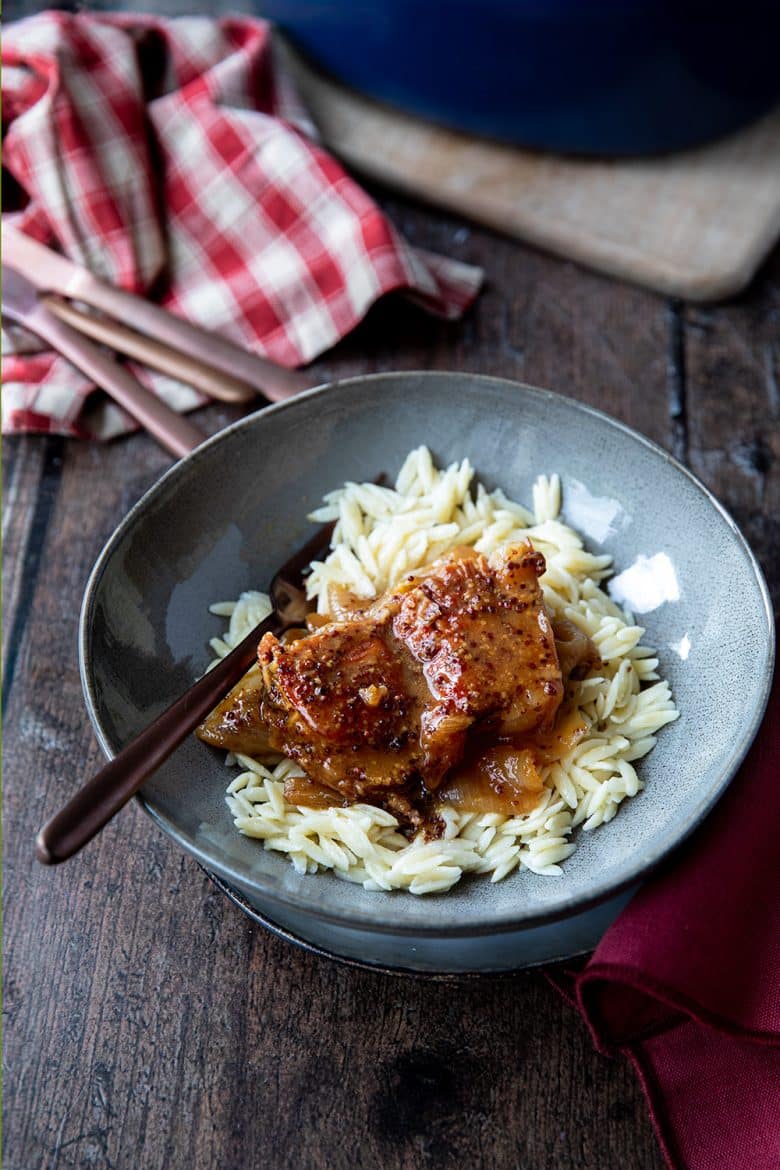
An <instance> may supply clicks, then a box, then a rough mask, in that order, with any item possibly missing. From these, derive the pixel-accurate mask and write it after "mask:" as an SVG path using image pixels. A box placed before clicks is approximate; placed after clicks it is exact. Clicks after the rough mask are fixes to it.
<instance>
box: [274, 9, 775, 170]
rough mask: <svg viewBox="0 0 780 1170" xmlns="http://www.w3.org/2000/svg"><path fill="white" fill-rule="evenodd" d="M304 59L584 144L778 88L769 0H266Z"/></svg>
mask: <svg viewBox="0 0 780 1170" xmlns="http://www.w3.org/2000/svg"><path fill="white" fill-rule="evenodd" d="M259 9H260V10H261V12H262V15H263V16H267V17H269V18H270V19H272V20H274V21H276V22H277V23H278V24H279V25H280V26H281V27H282V28H283V29H284V30H285V31H286V32H287V33H288V34H289V36H290V38H291V40H292V41H293V43H294V44H295V45H296V46H297V47H298V48H299V49H301V50H302V51H303V52H304V54H305V55H307V56H308V57H309V58H310V59H311V60H312V61H313V62H314V63H315V64H317V65H318V66H320V67H321V68H323V69H325V70H326V71H327V72H329V73H331V74H333V75H334V76H335V77H336V78H338V79H339V80H340V81H342V82H345V83H346V84H347V85H350V86H353V87H354V88H355V89H357V90H359V91H361V92H362V93H365V94H368V95H370V96H371V97H374V98H377V99H379V100H381V101H384V102H389V103H390V104H392V105H394V106H397V107H399V108H400V109H402V110H406V111H408V112H409V113H412V114H418V115H421V116H422V117H425V118H429V119H432V120H434V121H436V122H440V123H442V124H444V125H447V126H452V127H455V128H457V129H461V130H466V131H471V132H474V133H476V134H482V135H487V136H489V137H491V138H496V139H501V140H504V141H507V142H512V143H520V144H523V145H526V146H532V147H540V148H545V149H549V150H557V151H565V152H575V153H586V154H613V155H624V154H644V153H654V152H658V151H668V150H678V149H681V148H683V147H686V146H691V145H693V144H696V143H699V142H703V141H706V140H707V139H711V138H714V137H717V136H718V135H721V134H725V133H727V132H728V131H730V130H734V129H736V128H737V127H739V126H741V125H743V124H744V123H746V122H748V121H750V120H751V119H753V118H755V117H757V116H758V115H759V114H761V113H763V112H765V111H766V110H768V109H769V108H770V107H771V106H772V105H774V104H775V102H777V101H779V100H780V67H779V66H778V58H777V50H778V44H780V36H778V34H779V33H780V3H779V2H778V0H743V3H742V4H741V5H740V6H739V8H738V9H736V8H735V6H733V5H728V6H727V5H724V4H722V3H718V0H712V2H711V3H709V4H702V3H692V2H690V0H687V2H686V0H681V2H679V3H674V0H479V2H477V0H448V2H447V3H443V2H442V0H427V2H420V0H376V2H375V3H366V2H365V0H268V2H267V3H266V2H263V3H261V4H259Z"/></svg>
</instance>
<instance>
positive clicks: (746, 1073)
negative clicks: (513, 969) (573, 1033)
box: [553, 671, 780, 1170]
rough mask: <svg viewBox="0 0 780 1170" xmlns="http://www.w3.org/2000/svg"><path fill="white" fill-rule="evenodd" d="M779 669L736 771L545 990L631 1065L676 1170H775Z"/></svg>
mask: <svg viewBox="0 0 780 1170" xmlns="http://www.w3.org/2000/svg"><path fill="white" fill-rule="evenodd" d="M779 829H780V671H779V672H778V675H777V678H776V680H775V685H774V691H773V694H772V697H771V699H770V703H769V707H768V710H767V713H766V716H765V718H764V722H763V725H762V727H761V730H760V732H759V734H758V737H757V739H756V741H755V743H754V745H753V748H752V749H751V751H750V754H749V755H748V757H747V759H746V761H745V763H744V764H743V766H742V768H741V769H740V772H739V774H738V776H737V777H736V778H735V780H734V781H733V783H732V784H731V785H730V787H729V789H728V791H727V792H726V794H725V796H724V797H723V799H722V800H721V801H720V803H719V804H718V806H717V808H716V809H715V810H714V812H713V813H712V814H711V815H710V816H709V817H708V818H707V820H706V821H705V823H704V825H703V826H702V828H701V829H700V830H699V831H698V832H697V833H696V835H695V836H694V838H693V839H692V841H691V842H690V843H688V844H686V845H685V846H684V848H683V849H682V850H681V851H680V852H679V853H678V854H677V855H676V856H675V857H674V858H673V859H672V860H671V862H670V863H669V864H667V865H666V866H665V867H664V868H663V870H662V871H660V872H659V873H658V874H657V875H655V876H654V877H653V878H652V879H651V880H650V881H648V883H647V885H646V886H644V888H643V889H642V890H641V891H640V892H639V893H638V894H637V896H636V897H635V898H634V899H633V900H632V901H631V902H630V903H629V905H628V907H627V908H626V909H625V910H624V911H623V913H622V914H621V915H620V917H619V918H618V920H617V921H616V922H615V923H614V925H613V926H612V927H610V929H609V930H608V931H607V933H606V934H605V936H604V938H603V939H602V940H601V942H600V944H599V946H598V948H597V949H596V952H595V954H594V955H593V957H592V958H591V960H590V961H589V962H588V963H587V965H586V966H585V967H584V969H583V970H582V971H581V972H580V973H579V974H577V975H572V976H571V977H570V978H569V979H568V980H567V979H566V977H564V978H563V979H561V977H558V976H555V977H553V982H555V983H556V985H557V986H558V987H559V989H560V990H562V991H563V992H564V994H566V995H567V996H568V998H570V1000H571V1001H572V1002H573V1003H575V1004H576V1005H577V1007H578V1008H579V1010H580V1011H581V1012H582V1014H583V1016H584V1018H585V1020H586V1021H587V1023H588V1026H589V1028H590V1030H591V1033H592V1036H593V1039H594V1042H595V1044H596V1046H597V1048H598V1049H599V1050H600V1051H601V1052H605V1053H614V1052H618V1051H619V1052H623V1053H625V1054H626V1055H628V1056H629V1057H630V1058H631V1060H632V1061H633V1063H634V1067H635V1068H636V1071H637V1073H638V1075H639V1078H640V1080H641V1082H642V1087H643V1089H644V1091H645V1093H646V1095H647V1099H648V1103H649V1105H650V1110H651V1113H652V1116H653V1121H654V1124H655V1128H656V1132H657V1134H658V1137H659V1139H660V1142H661V1146H662V1148H663V1151H664V1154H665V1155H666V1159H667V1161H668V1163H669V1165H670V1166H672V1167H674V1168H675V1170H683V1168H684V1170H770V1168H771V1170H778V1167H780V850H779V849H778V830H779Z"/></svg>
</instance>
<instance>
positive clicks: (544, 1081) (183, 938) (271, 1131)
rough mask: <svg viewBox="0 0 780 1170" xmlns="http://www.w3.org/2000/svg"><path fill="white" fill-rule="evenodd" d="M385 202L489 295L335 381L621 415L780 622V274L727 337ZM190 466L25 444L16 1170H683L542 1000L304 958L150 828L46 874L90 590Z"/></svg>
mask: <svg viewBox="0 0 780 1170" xmlns="http://www.w3.org/2000/svg"><path fill="white" fill-rule="evenodd" d="M383 202H384V203H385V205H386V207H387V209H388V211H389V213H390V214H391V216H392V217H393V219H394V220H395V222H396V223H397V224H398V226H399V227H400V228H401V229H402V230H403V231H405V232H406V234H407V236H408V237H409V238H410V239H411V240H412V241H414V242H416V243H418V244H420V245H422V246H426V247H429V248H433V249H437V250H439V251H442V252H445V253H448V254H450V255H454V256H458V257H460V258H462V259H464V260H469V261H473V262H477V263H481V264H482V265H484V267H485V269H486V271H487V278H488V283H487V287H486V290H485V292H484V293H483V295H482V296H481V298H480V300H479V302H478V304H477V306H476V308H475V310H474V311H473V312H472V313H471V314H470V315H469V316H468V317H467V318H466V320H464V321H463V322H462V323H460V324H456V325H448V324H444V323H441V322H438V321H436V320H434V319H432V318H430V317H427V316H425V315H424V314H422V313H421V312H419V311H417V310H416V309H414V308H413V307H411V306H410V305H408V304H406V303H405V302H403V301H402V300H400V299H397V298H389V299H387V300H386V301H385V302H383V303H382V304H380V305H379V306H378V307H377V308H376V309H375V310H374V311H372V312H371V313H370V315H369V317H368V319H367V320H366V321H365V322H364V324H363V325H362V326H361V327H360V328H359V329H358V330H357V331H356V332H355V333H354V334H353V335H352V336H351V337H350V338H348V339H347V340H346V341H344V342H343V343H342V344H341V345H340V346H339V347H338V348H337V349H336V350H334V351H333V352H331V353H330V354H328V355H327V357H326V358H324V359H323V360H321V361H320V362H319V363H318V364H317V366H316V372H317V374H318V375H320V376H322V377H323V378H330V377H336V376H345V375H348V374H353V373H358V372H363V371H373V370H388V369H402V368H412V367H423V368H432V369H466V370H474V371H479V372H481V373H488V374H499V375H505V376H508V377H512V378H516V379H518V380H525V381H528V382H531V383H536V384H538V385H542V386H548V387H550V388H552V389H554V390H557V391H560V392H562V393H564V394H568V395H571V396H573V397H575V398H579V399H582V400H584V401H587V402H590V403H594V404H596V405H598V406H600V407H603V408H604V409H606V410H608V411H610V412H611V413H613V414H614V415H617V416H618V417H619V418H621V419H623V420H625V421H626V422H628V423H630V424H631V425H633V426H635V427H637V428H638V429H639V430H640V431H642V432H643V433H645V434H647V435H649V436H650V437H651V438H653V439H655V440H656V441H658V442H659V443H661V444H663V445H664V446H665V447H667V448H668V449H669V450H672V451H673V452H674V453H675V454H676V455H678V456H679V457H680V458H682V459H683V460H685V461H686V462H688V463H689V464H690V466H692V467H693V469H694V470H695V471H696V472H697V473H698V474H699V475H700V476H701V477H702V478H703V479H704V481H705V482H706V483H707V484H708V485H709V486H710V487H712V488H713V489H714V490H715V491H716V493H717V494H718V495H719V496H720V498H721V499H722V500H723V502H724V503H725V504H726V506H727V507H729V508H730V509H732V511H733V512H734V514H735V516H736V517H737V519H738V520H739V521H740V523H741V524H742V525H743V526H744V528H745V531H746V532H747V534H748V536H749V538H750V539H751V541H752V542H753V546H754V548H755V550H756V552H757V553H758V555H759V557H760V558H761V559H762V561H763V564H764V567H765V569H766V571H767V574H768V576H769V578H770V582H771V584H772V586H773V587H774V589H775V597H777V590H778V587H780V565H778V560H777V557H778V553H777V549H778V545H780V541H778V531H777V529H778V517H779V516H780V439H779V437H778V417H779V416H780V392H779V390H778V385H779V383H780V350H779V348H778V334H779V333H780V329H779V328H778V326H779V325H780V256H778V255H777V254H775V256H774V258H773V259H772V260H771V261H770V263H769V264H768V265H767V266H766V267H765V268H764V269H763V271H762V272H761V273H760V274H759V276H758V278H757V280H756V281H755V283H754V284H753V286H752V288H751V289H750V290H749V292H748V293H747V294H746V295H744V296H743V297H742V298H741V299H740V300H739V301H737V302H734V303H730V304H724V305H720V306H717V307H715V308H711V309H707V310H706V311H705V310H702V309H700V308H692V307H690V306H686V305H684V304H679V303H671V302H667V301H664V300H662V299H661V298H659V297H657V296H655V295H653V294H651V293H648V292H642V291H639V290H637V289H635V288H632V287H629V286H627V285H623V284H620V283H617V282H614V281H610V280H608V279H606V278H603V277H600V276H597V275H593V274H591V273H588V272H585V271H583V270H580V269H578V268H577V267H575V265H573V264H571V263H567V262H564V261H560V260H555V259H551V258H548V257H545V256H542V255H540V254H538V253H537V252H534V251H532V250H531V249H529V248H526V247H524V246H522V245H519V244H517V243H513V242H511V241H509V240H506V239H503V238H499V237H497V236H494V235H492V234H491V233H490V232H489V231H487V230H482V229H479V230H475V229H472V228H470V227H469V226H468V225H467V224H466V223H465V222H463V221H461V220H460V219H458V218H455V217H453V216H450V215H448V214H444V213H438V212H437V213H433V212H430V211H427V210H424V209H421V208H418V207H415V206H413V205H412V204H409V203H406V202H404V201H402V200H400V199H387V198H384V199H383ZM239 409H240V408H233V407H225V406H220V407H211V408H209V409H207V410H205V411H201V412H200V413H199V414H198V416H197V421H198V422H199V423H201V424H202V425H203V426H204V427H205V428H206V429H208V430H209V431H211V432H213V431H216V430H217V429H218V428H219V427H221V426H223V425H224V424H225V423H226V422H228V421H229V420H231V419H233V418H236V417H238V416H239ZM168 464H169V460H168V457H167V456H166V455H165V453H164V452H162V451H161V450H159V449H158V448H157V447H156V446H155V445H154V444H153V442H152V441H151V440H150V439H149V438H147V437H146V436H144V435H135V436H132V437H130V438H127V439H125V440H120V441H117V442H114V443H111V444H109V445H105V446H100V445H97V444H95V445H89V444H86V443H78V442H75V441H70V440H64V439H60V438H56V437H48V438H41V437H29V438H28V437H23V438H13V439H6V440H5V443H4V460H3V478H4V491H5V494H4V514H3V523H4V538H5V606H4V636H5V641H4V666H5V672H6V673H5V739H4V757H5V758H4V765H5V777H4V779H5V783H4V817H5V821H4V844H5V881H4V897H5V921H4V925H5V941H6V947H5V963H4V975H5V998H4V1021H5V1022H4V1058H5V1074H4V1108H5V1118H4V1129H3V1138H4V1157H3V1167H4V1170H76V1168H78V1170H81V1168H89V1170H184V1168H186V1170H193V1168H194V1170H249V1168H253V1167H255V1166H259V1165H262V1166H266V1167H270V1168H272V1170H275V1168H287V1167H294V1168H296V1170H297V1168H300V1170H354V1168H358V1170H363V1168H365V1170H420V1168H422V1170H428V1168H430V1170H438V1168H445V1167H446V1168H449V1167H466V1168H471V1167H474V1168H478V1167H485V1168H491V1170H492V1168H507V1170H510V1168H511V1170H625V1168H630V1170H661V1167H662V1166H663V1160H662V1157H661V1154H660V1151H659V1148H658V1146H657V1143H656V1140H655V1138H654V1135H653V1133H652V1130H651V1127H650V1123H649V1120H648V1114H647V1110H646V1106H645V1102H644V1098H643V1096H642V1093H641V1091H640V1089H639V1086H638V1084H637V1082H636V1080H635V1078H634V1075H633V1073H632V1071H631V1070H630V1068H629V1067H628V1066H627V1064H625V1063H623V1062H622V1061H621V1060H607V1059H605V1058H603V1057H601V1056H599V1055H597V1054H596V1053H595V1051H594V1049H593V1047H592V1045H591V1042H590V1039H589V1036H588V1034H587V1032H586V1029H585V1028H584V1026H583V1024H582V1023H581V1021H580V1020H579V1018H578V1017H577V1015H576V1014H575V1013H574V1012H573V1011H572V1010H571V1009H570V1008H569V1007H568V1006H567V1005H566V1004H565V1003H564V1002H563V1001H562V1000H561V999H560V998H559V997H558V995H557V994H556V993H555V992H554V991H553V990H552V989H551V987H550V986H549V985H548V983H547V982H546V981H545V978H544V976H543V974H542V973H539V972H533V973H525V974H518V975H515V976H509V977H504V978H495V979H487V980H478V981H473V980H463V981H456V982H453V983H449V984H446V985H443V984H440V983H434V982H430V981H427V980H424V979H409V978H400V977H392V976H386V975H382V974H379V973H371V972H361V971H356V970H353V969H347V968H345V967H341V966H339V965H337V964H335V963H332V962H328V961H326V960H322V959H320V958H317V957H314V956H312V955H310V954H307V953H304V952H303V951H299V950H297V949H295V948H294V947H292V946H290V945H289V944H287V943H285V942H283V941H281V940H279V939H277V938H275V937H273V936H272V935H270V934H268V933H266V932H265V931H263V930H262V929H260V928H258V927H256V926H254V925H253V924H252V923H250V922H249V921H248V920H247V919H246V918H244V917H243V916H242V914H241V913H240V912H239V911H238V910H237V909H236V908H235V907H234V906H233V905H232V904H230V903H229V902H228V901H227V900H226V899H225V898H224V897H223V896H222V895H221V894H220V893H219V892H218V891H217V890H216V889H215V888H214V886H213V885H212V884H211V882H210V881H209V879H208V878H207V877H206V876H205V875H204V873H203V872H202V871H201V870H200V869H199V868H198V866H197V865H196V864H195V862H194V861H192V860H191V859H190V858H188V857H186V856H185V855H183V854H182V853H181V852H179V850H178V849H177V848H175V846H174V845H173V844H172V843H170V842H169V841H168V840H167V838H165V837H164V836H163V835H162V834H161V833H160V832H159V831H158V830H157V829H156V828H155V827H154V826H153V825H152V824H151V822H150V821H149V820H148V819H147V818H146V817H145V816H144V814H143V813H142V812H141V811H140V809H139V808H138V807H137V806H136V805H135V804H134V805H132V806H131V807H129V808H127V809H126V810H124V812H123V813H122V814H120V816H119V817H118V818H117V819H116V820H115V822H114V823H113V824H111V825H110V826H109V827H108V828H107V829H106V830H105V831H104V833H103V834H102V835H101V836H100V837H99V838H98V840H97V841H95V842H94V843H93V844H92V845H91V846H90V847H88V848H87V849H86V850H85V851H84V852H83V854H81V855H80V856H79V857H78V858H76V859H74V860H73V861H72V862H69V863H68V864H67V865H65V866H63V867H61V868H59V869H55V870H45V869H43V868H41V867H40V866H39V865H37V864H36V862H35V860H34V856H33V837H34V834H35V831H36V829H37V828H38V826H39V825H40V823H41V822H42V821H43V820H44V819H45V818H46V817H48V816H49V815H50V814H51V813H52V812H53V811H54V810H55V809H56V808H57V807H58V806H59V805H60V803H61V802H62V800H63V799H64V797H65V796H66V795H68V794H69V793H71V792H72V791H73V790H74V788H75V787H76V786H77V785H78V784H79V783H80V782H81V781H82V780H83V779H84V778H86V777H87V776H88V775H90V774H91V773H92V772H93V771H94V770H96V769H97V767H98V766H99V764H100V763H101V756H100V752H99V749H98V747H97V745H96V743H95V740H94V737H93V735H92V732H91V730H90V728H89V725H88V722H87V718H86V714H85V711H84V705H83V702H82V698H81V690H80V685H79V678H78V666H77V658H76V631H77V621H78V610H79V604H80V600H81V596H82V592H83V589H84V585H85V582H86V579H87V576H88V573H89V569H90V567H91V565H92V563H93V561H94V560H95V558H96V556H97V554H98V552H99V550H100V548H101V546H102V544H103V542H104V541H105V540H106V538H107V537H108V536H109V534H110V533H111V531H112V530H113V528H114V527H115V525H116V524H117V523H118V522H119V521H120V520H121V519H122V517H123V516H124V514H125V513H126V511H127V510H128V508H129V507H130V506H131V505H132V504H133V503H134V501H135V500H137V499H138V497H139V496H140V495H141V494H142V492H143V491H144V490H145V489H146V488H147V487H149V486H150V485H151V484H152V483H153V482H154V481H155V479H156V478H157V477H158V476H159V474H160V473H161V472H162V471H163V470H164V469H165V468H166V467H167V466H168Z"/></svg>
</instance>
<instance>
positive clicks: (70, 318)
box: [40, 293, 257, 402]
mask: <svg viewBox="0 0 780 1170" xmlns="http://www.w3.org/2000/svg"><path fill="white" fill-rule="evenodd" d="M40 299H41V303H42V304H44V305H45V306H46V308H47V309H48V310H49V311H50V312H51V313H53V314H54V316H55V317H59V319H60V320H61V321H65V323H66V324H68V325H72V326H73V328H74V329H76V330H78V332H79V333H83V334H84V335H85V336H87V337H91V338H93V339H94V340H95V341H99V342H101V343H102V344H103V345H108V346H110V347H111V349H115V350H116V351H117V352H118V353H121V354H124V355H125V356H126V357H129V358H134V359H135V360H136V361H138V362H142V363H143V364H144V365H145V366H149V367H150V369H153V370H159V371H160V372H161V373H163V374H168V376H169V377H171V378H177V379H178V380H179V381H180V382H184V383H186V385H187V386H194V387H195V388H196V389H197V390H202V391H203V393H204V394H208V395H209V396H210V397H211V398H219V399H221V400H222V401H223V402H249V401H251V400H252V399H253V398H254V397H255V396H256V394H257V391H256V389H255V387H254V386H250V385H248V383H246V382H241V381H239V379H238V378H233V377H231V375H230V374H226V373H224V372H222V371H221V370H216V369H215V368H214V367H213V366H210V365H207V364H206V363H205V362H203V361H202V360H201V359H199V358H197V357H193V356H192V355H191V354H188V353H182V352H181V351H180V350H175V349H172V348H171V347H170V346H169V345H165V344H163V342H161V341H154V340H153V338H151V337H145V336H144V335H143V334H142V333H136V331H135V330H134V329H128V328H127V326H126V325H120V323H119V322H118V321H115V320H114V319H113V317H98V316H96V315H95V314H94V313H88V312H86V311H85V310H83V309H79V308H77V307H76V306H75V305H74V304H72V303H71V302H70V301H66V300H64V299H63V298H62V297H58V296H54V295H52V294H51V293H50V294H47V295H45V296H42V297H41V298H40Z"/></svg>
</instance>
